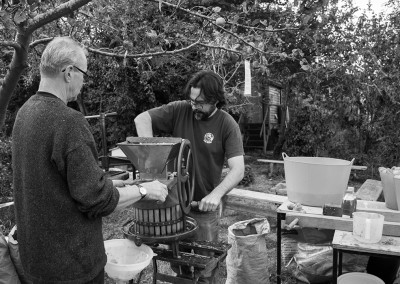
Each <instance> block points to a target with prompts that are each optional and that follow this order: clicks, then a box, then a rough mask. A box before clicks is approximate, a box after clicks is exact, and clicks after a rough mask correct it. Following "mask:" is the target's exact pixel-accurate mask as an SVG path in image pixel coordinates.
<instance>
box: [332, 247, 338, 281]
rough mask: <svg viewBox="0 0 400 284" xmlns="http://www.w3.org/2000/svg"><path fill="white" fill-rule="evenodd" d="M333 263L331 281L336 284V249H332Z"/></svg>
mask: <svg viewBox="0 0 400 284" xmlns="http://www.w3.org/2000/svg"><path fill="white" fill-rule="evenodd" d="M332 253H333V263H332V283H333V284H337V277H338V275H337V256H338V252H337V249H335V248H334V249H333V252H332Z"/></svg>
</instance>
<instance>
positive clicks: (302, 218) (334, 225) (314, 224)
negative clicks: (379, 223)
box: [286, 213, 400, 237]
mask: <svg viewBox="0 0 400 284" xmlns="http://www.w3.org/2000/svg"><path fill="white" fill-rule="evenodd" d="M296 218H297V219H298V222H297V224H298V225H299V226H300V227H302V228H304V227H305V228H320V229H332V230H341V231H347V232H352V231H353V219H350V218H342V217H333V216H324V215H316V214H307V213H287V214H286V224H290V223H291V222H292V221H294V220H295V219H296ZM383 235H385V236H395V237H400V223H395V222H384V224H383Z"/></svg>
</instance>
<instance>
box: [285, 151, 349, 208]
mask: <svg viewBox="0 0 400 284" xmlns="http://www.w3.org/2000/svg"><path fill="white" fill-rule="evenodd" d="M282 156H283V160H284V166H285V179H286V188H287V196H288V199H289V200H290V201H291V202H299V203H301V204H303V205H308V206H323V205H324V204H328V203H329V204H336V205H341V203H342V199H343V196H344V194H345V192H346V189H347V184H348V182H349V177H350V171H351V167H352V165H353V162H354V159H353V160H351V161H346V160H341V159H333V158H323V157H289V156H288V155H286V153H282Z"/></svg>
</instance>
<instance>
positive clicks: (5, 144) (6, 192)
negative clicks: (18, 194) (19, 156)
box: [0, 135, 12, 203]
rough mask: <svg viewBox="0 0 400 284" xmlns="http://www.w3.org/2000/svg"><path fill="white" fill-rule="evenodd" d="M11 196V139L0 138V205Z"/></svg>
mask: <svg viewBox="0 0 400 284" xmlns="http://www.w3.org/2000/svg"><path fill="white" fill-rule="evenodd" d="M11 196H12V167H11V138H7V137H5V136H4V135H3V136H0V203H4V202H7V201H10V198H11Z"/></svg>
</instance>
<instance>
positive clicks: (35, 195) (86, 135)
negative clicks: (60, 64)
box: [12, 93, 119, 284]
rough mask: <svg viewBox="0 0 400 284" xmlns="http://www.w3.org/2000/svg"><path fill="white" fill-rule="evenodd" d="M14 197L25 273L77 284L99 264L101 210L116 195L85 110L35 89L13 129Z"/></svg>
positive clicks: (92, 274)
mask: <svg viewBox="0 0 400 284" xmlns="http://www.w3.org/2000/svg"><path fill="white" fill-rule="evenodd" d="M12 152H13V172H14V199H15V211H16V219H17V228H18V242H19V251H20V256H21V261H22V265H23V267H24V272H25V274H26V275H27V277H28V278H29V279H31V280H32V281H33V282H34V283H63V284H69V283H71V284H72V283H74V284H75V283H84V282H87V281H89V280H91V279H93V278H94V277H95V276H96V275H97V274H98V273H99V272H100V271H101V270H102V269H103V268H104V266H105V263H106V255H105V251H104V243H103V235H102V218H101V217H102V216H106V215H108V214H110V213H111V212H112V211H114V209H115V207H116V206H117V203H118V200H119V193H118V190H117V189H116V188H114V187H113V185H112V182H111V181H110V180H109V179H107V178H106V177H105V174H104V172H103V171H102V170H101V169H100V168H99V166H98V162H97V151H96V145H95V142H94V139H93V136H92V134H91V132H90V130H89V124H88V123H87V121H86V119H85V118H84V116H83V115H82V114H81V113H80V112H77V111H75V110H73V109H71V108H69V107H67V106H66V105H65V104H64V103H63V102H62V101H61V100H60V99H59V98H57V97H55V96H53V95H51V94H48V93H38V94H36V95H34V96H32V97H31V98H30V99H29V100H28V101H27V102H26V103H25V104H24V105H23V106H22V108H21V109H20V110H19V112H18V115H17V118H16V120H15V124H14V129H13V147H12Z"/></svg>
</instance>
